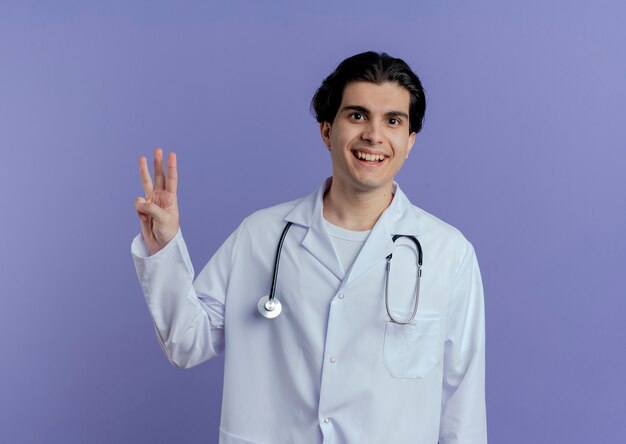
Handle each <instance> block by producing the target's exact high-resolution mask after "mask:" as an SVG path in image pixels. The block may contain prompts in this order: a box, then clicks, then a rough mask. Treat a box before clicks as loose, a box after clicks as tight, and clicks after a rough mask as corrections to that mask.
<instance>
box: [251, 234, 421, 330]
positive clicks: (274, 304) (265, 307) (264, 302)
mask: <svg viewBox="0 0 626 444" xmlns="http://www.w3.org/2000/svg"><path fill="white" fill-rule="evenodd" d="M291 225H292V223H291V222H287V225H285V228H284V229H283V232H282V234H281V235H280V240H279V241H278V248H277V249H276V258H275V259H274V273H273V275H272V287H271V288H270V294H269V296H263V297H262V298H261V299H260V300H259V304H258V309H259V313H261V315H263V317H266V318H268V319H274V318H275V317H277V316H278V315H279V314H280V313H281V312H282V310H283V305H282V304H281V303H280V301H279V300H278V299H277V298H276V296H275V292H276V280H277V278H278V265H279V263H280V254H281V252H282V250H283V243H284V242H285V236H286V235H287V231H289V228H290V227H291ZM401 237H406V238H409V239H411V240H412V241H413V243H414V244H415V247H416V248H417V284H416V285H415V305H414V306H413V313H412V314H411V317H410V318H409V319H408V320H407V321H402V320H400V319H397V318H395V317H393V315H392V314H391V311H390V310H389V273H390V272H391V257H392V256H393V253H390V254H389V255H388V256H387V257H386V260H387V265H386V266H385V309H386V310H387V315H388V316H389V320H391V322H394V323H396V324H400V325H406V324H411V323H413V320H414V319H415V315H416V314H417V305H418V303H419V298H420V280H421V278H422V259H423V254H422V246H421V245H420V243H419V241H418V240H417V239H416V238H415V236H411V235H409V234H394V235H393V236H392V239H391V240H392V241H393V243H394V244H395V242H396V240H397V239H399V238H401Z"/></svg>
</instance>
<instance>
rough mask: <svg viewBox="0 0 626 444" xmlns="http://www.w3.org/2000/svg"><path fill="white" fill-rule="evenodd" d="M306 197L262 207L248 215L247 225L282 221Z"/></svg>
mask: <svg viewBox="0 0 626 444" xmlns="http://www.w3.org/2000/svg"><path fill="white" fill-rule="evenodd" d="M304 199H306V196H305V197H301V198H298V199H294V200H291V201H288V202H283V203H280V204H277V205H273V206H271V207H267V208H262V209H260V210H257V211H255V212H254V213H252V214H250V215H248V216H247V217H246V218H245V219H244V223H245V224H246V225H258V224H262V223H282V222H283V221H284V219H285V217H286V216H287V215H288V214H289V213H290V212H291V211H292V210H293V209H294V208H295V207H296V206H298V205H299V204H300V203H301V202H302V201H303V200H304Z"/></svg>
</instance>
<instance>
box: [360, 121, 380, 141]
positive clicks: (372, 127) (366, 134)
mask: <svg viewBox="0 0 626 444" xmlns="http://www.w3.org/2000/svg"><path fill="white" fill-rule="evenodd" d="M361 139H363V140H366V141H367V142H369V143H370V144H371V145H380V144H381V143H382V142H383V133H382V128H381V125H380V123H378V122H376V121H374V120H373V119H372V120H370V121H369V122H368V123H367V126H365V127H364V128H363V133H362V134H361Z"/></svg>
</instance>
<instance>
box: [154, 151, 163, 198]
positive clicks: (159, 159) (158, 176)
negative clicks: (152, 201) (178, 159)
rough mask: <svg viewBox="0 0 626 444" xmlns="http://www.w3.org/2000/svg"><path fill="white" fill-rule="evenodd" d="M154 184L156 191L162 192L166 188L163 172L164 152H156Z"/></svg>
mask: <svg viewBox="0 0 626 444" xmlns="http://www.w3.org/2000/svg"><path fill="white" fill-rule="evenodd" d="M154 182H155V184H154V185H155V189H157V190H162V189H163V188H164V187H165V172H164V171H163V150H162V149H161V148H156V149H155V150H154Z"/></svg>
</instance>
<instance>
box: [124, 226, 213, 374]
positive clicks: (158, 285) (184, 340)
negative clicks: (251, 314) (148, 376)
mask: <svg viewBox="0 0 626 444" xmlns="http://www.w3.org/2000/svg"><path fill="white" fill-rule="evenodd" d="M131 252H132V254H133V261H134V263H135V269H136V271H137V276H138V278H139V282H140V284H141V288H142V290H143V293H144V296H145V299H146V303H147V305H148V310H149V312H150V315H151V317H152V321H153V323H154V327H155V330H156V333H157V337H158V339H159V342H160V343H161V346H162V348H163V351H164V352H165V354H166V356H167V358H168V359H169V360H170V362H171V363H172V364H173V365H175V366H177V367H183V368H187V367H193V366H195V365H197V364H200V363H201V362H203V361H206V360H207V359H210V358H211V357H213V356H215V354H216V351H215V347H214V344H213V341H214V340H219V335H220V332H219V331H218V332H212V328H211V321H210V319H209V316H208V314H207V311H206V308H205V307H203V303H202V301H201V300H200V299H199V297H198V295H197V293H196V291H195V289H194V286H193V279H194V270H193V266H192V264H191V260H190V258H189V254H188V252H187V248H186V245H185V242H184V239H183V237H182V234H181V232H180V231H179V232H178V233H177V234H176V236H175V237H174V239H172V240H171V241H170V242H169V243H168V244H167V245H166V246H165V248H163V249H162V250H161V251H159V252H158V253H156V254H154V255H149V252H148V251H147V248H146V246H145V244H144V243H143V241H142V238H141V235H138V236H137V237H136V238H135V239H134V240H133V244H132V246H131Z"/></svg>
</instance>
